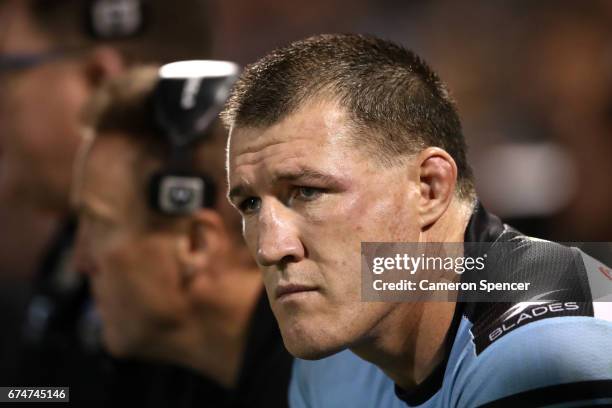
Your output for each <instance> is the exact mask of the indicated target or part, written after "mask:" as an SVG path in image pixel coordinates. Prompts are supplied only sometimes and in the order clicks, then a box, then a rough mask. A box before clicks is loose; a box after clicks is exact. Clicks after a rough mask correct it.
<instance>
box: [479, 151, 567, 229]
mask: <svg viewBox="0 0 612 408" xmlns="http://www.w3.org/2000/svg"><path fill="white" fill-rule="evenodd" d="M474 167H475V172H476V176H477V177H476V179H477V186H478V191H479V195H480V196H481V198H482V199H483V201H484V202H485V203H486V205H487V206H488V207H489V208H491V209H492V210H493V211H495V212H496V213H498V214H499V215H501V216H504V217H532V216H534V217H538V216H547V215H552V214H554V213H555V212H557V211H558V210H560V209H561V208H563V207H564V206H565V205H567V204H568V202H569V200H570V199H571V198H572V197H573V195H574V193H575V191H576V171H575V167H574V165H573V162H572V160H571V158H570V157H569V155H568V154H567V153H566V152H565V151H564V150H563V149H561V147H559V146H558V145H555V144H552V143H537V144H504V145H500V146H496V147H494V148H492V149H491V150H489V151H488V152H487V153H486V154H485V155H484V157H481V158H480V160H477V161H476V166H474Z"/></svg>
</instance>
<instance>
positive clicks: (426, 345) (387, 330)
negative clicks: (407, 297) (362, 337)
mask: <svg viewBox="0 0 612 408" xmlns="http://www.w3.org/2000/svg"><path fill="white" fill-rule="evenodd" d="M470 215H471V206H467V205H464V204H462V203H458V202H453V203H451V205H450V207H449V209H448V210H447V211H446V212H445V214H444V215H443V216H442V217H441V218H440V219H439V220H438V221H437V222H436V223H435V225H432V226H430V227H429V228H428V229H427V230H426V231H422V232H421V235H420V237H419V242H463V237H464V234H465V229H466V227H467V224H468V221H469V217H470ZM454 311H455V303H454V302H405V303H398V304H396V306H395V307H394V308H393V309H391V311H390V312H389V313H388V314H387V315H386V316H384V317H383V319H381V321H380V322H379V323H378V325H377V326H376V327H375V328H374V330H373V331H372V333H371V335H370V336H369V337H368V340H367V341H366V342H364V343H363V344H359V345H358V346H357V347H353V348H351V350H352V351H353V352H354V353H355V354H357V355H359V356H360V357H361V358H363V359H365V360H368V361H370V362H372V363H374V364H375V365H377V366H378V367H380V368H381V369H382V370H383V371H384V372H385V373H386V374H387V375H388V376H389V377H390V378H391V379H392V380H393V381H394V382H395V383H396V384H398V385H399V386H400V387H401V388H403V389H405V390H410V389H411V388H415V387H416V386H418V385H419V384H421V383H422V382H423V381H424V380H425V379H426V378H427V376H428V375H430V374H431V373H432V372H433V371H434V369H435V368H436V367H437V366H438V365H439V364H440V363H441V362H442V361H443V360H444V356H445V354H446V353H447V352H448V350H446V344H445V339H446V335H447V333H448V331H449V329H450V326H451V323H452V320H453V315H454Z"/></svg>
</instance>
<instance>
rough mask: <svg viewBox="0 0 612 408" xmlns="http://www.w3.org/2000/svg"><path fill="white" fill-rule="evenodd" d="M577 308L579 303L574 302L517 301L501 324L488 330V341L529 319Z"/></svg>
mask: <svg viewBox="0 0 612 408" xmlns="http://www.w3.org/2000/svg"><path fill="white" fill-rule="evenodd" d="M578 309H580V305H578V304H577V303H576V302H554V301H544V302H521V303H517V304H516V305H514V306H512V307H511V308H510V309H508V311H507V312H506V313H505V315H506V314H507V315H508V316H507V317H506V318H505V319H504V320H503V322H502V324H501V325H499V326H497V327H496V328H494V329H493V330H492V331H491V332H489V341H491V342H493V341H495V340H497V339H498V338H499V337H500V336H501V335H503V334H504V333H506V332H508V331H510V330H512V329H515V328H517V327H519V326H521V325H523V324H525V323H528V322H530V321H533V320H539V319H541V318H544V317H553V316H552V315H554V314H555V313H562V312H566V311H572V310H578Z"/></svg>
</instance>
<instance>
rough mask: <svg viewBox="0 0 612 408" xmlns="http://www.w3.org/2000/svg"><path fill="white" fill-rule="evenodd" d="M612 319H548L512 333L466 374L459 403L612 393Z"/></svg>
mask: <svg viewBox="0 0 612 408" xmlns="http://www.w3.org/2000/svg"><path fill="white" fill-rule="evenodd" d="M611 338H612V322H609V321H606V320H602V319H596V318H592V317H586V316H566V317H555V318H550V319H544V320H540V321H537V322H533V323H531V324H529V325H526V326H524V327H522V328H520V329H519V330H516V331H514V332H511V333H509V334H508V335H506V336H504V337H503V338H501V339H500V340H499V341H497V342H494V343H493V344H491V346H490V347H488V348H487V349H486V350H484V351H483V352H482V353H481V354H480V355H479V356H478V357H477V358H475V359H473V360H472V361H473V363H472V364H471V366H470V367H468V368H467V369H466V370H465V372H464V373H463V381H462V383H463V384H464V386H463V387H462V392H461V404H460V405H461V406H463V405H464V404H467V405H469V406H476V405H481V404H483V403H489V402H492V401H498V402H502V401H503V402H504V404H506V403H507V404H508V406H512V403H513V401H514V404H516V403H518V401H535V400H538V401H544V399H545V400H546V404H552V403H557V402H562V401H566V400H567V399H568V398H574V397H575V395H574V396H571V395H570V396H568V395H567V389H572V390H573V393H577V394H576V395H579V394H580V393H582V394H584V396H585V398H587V397H588V398H594V397H612V353H610V352H609V343H610V339H611Z"/></svg>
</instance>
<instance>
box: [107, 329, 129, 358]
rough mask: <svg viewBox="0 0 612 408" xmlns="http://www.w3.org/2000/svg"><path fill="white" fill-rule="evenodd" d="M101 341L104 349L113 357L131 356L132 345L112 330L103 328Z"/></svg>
mask: <svg viewBox="0 0 612 408" xmlns="http://www.w3.org/2000/svg"><path fill="white" fill-rule="evenodd" d="M102 341H103V342H104V349H105V350H106V351H107V352H108V354H110V355H111V356H113V357H117V358H127V357H132V356H133V354H134V353H133V347H130V346H129V341H127V339H125V338H123V337H122V336H120V335H117V334H116V333H114V332H113V330H109V329H106V328H105V329H103V331H102Z"/></svg>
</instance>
